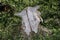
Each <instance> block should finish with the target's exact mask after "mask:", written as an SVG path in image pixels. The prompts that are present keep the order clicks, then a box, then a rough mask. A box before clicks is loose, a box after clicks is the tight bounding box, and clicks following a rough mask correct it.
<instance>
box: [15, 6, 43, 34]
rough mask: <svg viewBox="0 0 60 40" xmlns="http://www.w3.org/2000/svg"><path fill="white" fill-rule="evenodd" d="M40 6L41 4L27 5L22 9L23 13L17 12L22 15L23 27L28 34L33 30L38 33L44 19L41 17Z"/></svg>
mask: <svg viewBox="0 0 60 40" xmlns="http://www.w3.org/2000/svg"><path fill="white" fill-rule="evenodd" d="M38 8H39V6H36V7H27V8H25V9H24V10H22V12H21V13H17V14H15V15H17V16H20V17H22V25H23V29H24V32H26V34H27V35H29V34H30V32H31V31H34V32H35V33H37V32H38V25H39V23H40V22H41V21H43V19H42V18H41V17H40V15H41V13H40V12H39V11H38V10H37V9H38Z"/></svg>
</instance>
